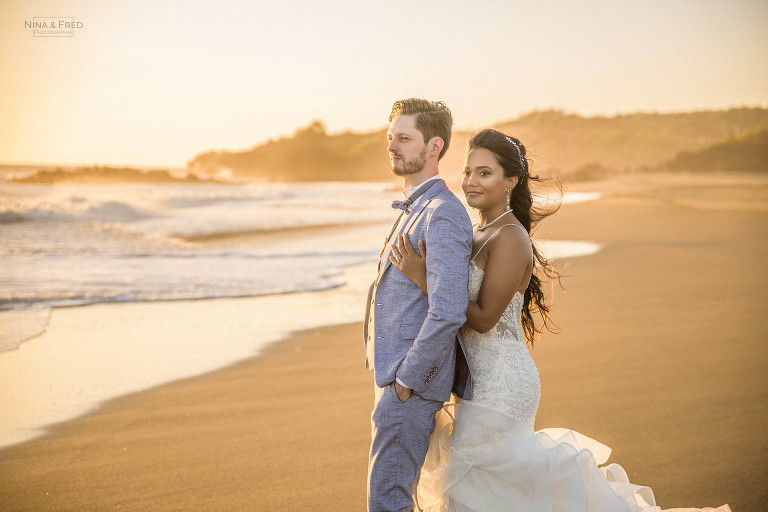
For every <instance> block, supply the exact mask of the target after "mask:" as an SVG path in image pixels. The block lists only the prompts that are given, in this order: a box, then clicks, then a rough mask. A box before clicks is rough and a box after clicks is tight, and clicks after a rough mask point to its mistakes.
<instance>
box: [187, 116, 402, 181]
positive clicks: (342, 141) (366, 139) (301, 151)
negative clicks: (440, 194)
mask: <svg viewBox="0 0 768 512" xmlns="http://www.w3.org/2000/svg"><path fill="white" fill-rule="evenodd" d="M187 167H188V168H189V169H190V170H191V171H193V172H196V173H201V172H202V173H209V174H215V173H216V172H218V171H220V170H222V169H230V170H231V171H232V173H233V174H234V175H235V176H236V177H238V178H262V179H267V180H269V181H327V180H332V181H377V180H378V181H381V180H383V179H386V178H387V176H388V169H389V158H388V156H387V146H386V131H384V130H379V131H376V132H372V133H362V134H361V133H353V132H344V133H340V134H338V135H328V133H327V132H326V129H325V125H324V124H323V123H322V122H321V121H313V122H312V123H310V124H309V126H307V127H304V128H300V129H299V130H297V131H296V132H295V133H294V134H293V135H292V136H290V137H281V138H279V139H276V140H269V141H267V142H265V143H263V144H260V145H257V146H254V147H253V148H252V149H250V150H246V151H211V152H208V153H201V154H199V155H197V156H196V157H195V158H194V159H193V160H191V161H189V162H188V163H187Z"/></svg>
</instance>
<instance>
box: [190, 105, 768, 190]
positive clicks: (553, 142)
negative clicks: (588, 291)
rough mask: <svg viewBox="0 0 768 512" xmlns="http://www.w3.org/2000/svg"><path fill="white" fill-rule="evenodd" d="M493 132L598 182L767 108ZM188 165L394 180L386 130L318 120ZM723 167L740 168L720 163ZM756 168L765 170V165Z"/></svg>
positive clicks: (737, 125) (691, 146)
mask: <svg viewBox="0 0 768 512" xmlns="http://www.w3.org/2000/svg"><path fill="white" fill-rule="evenodd" d="M493 127H494V128H496V129H499V130H501V131H503V132H505V133H508V134H510V135H514V136H516V137H518V138H520V139H521V140H522V141H523V143H524V144H525V145H526V147H527V148H528V156H529V157H530V158H531V159H532V161H533V169H534V172H539V173H544V174H546V173H548V172H550V171H552V170H556V171H557V173H558V175H559V176H560V177H561V178H563V179H565V180H568V179H574V180H575V179H598V178H603V177H607V176H610V175H612V174H616V173H622V172H631V171H642V170H653V169H660V168H662V167H664V168H669V169H672V168H674V169H677V168H679V165H682V163H681V162H682V160H681V161H679V162H678V163H676V164H673V163H672V162H674V161H675V159H676V157H677V156H678V155H680V158H683V155H684V154H687V153H690V154H698V152H701V151H706V150H707V149H708V148H710V147H714V146H716V145H720V144H721V143H723V142H724V141H729V140H733V141H737V140H742V139H743V138H745V137H747V138H749V137H750V136H751V135H753V134H756V133H758V132H762V131H763V130H768V109H765V108H735V109H730V110H725V111H702V112H688V113H672V114H659V113H634V114H626V115H619V116H614V117H582V116H579V115H575V114H566V113H564V112H561V111H555V110H548V111H538V112H531V113H529V114H526V115H523V116H521V117H519V118H517V119H513V120H509V121H503V122H500V123H496V124H495V125H493ZM470 135H471V134H470V133H469V132H462V131H454V134H453V140H452V141H451V145H450V149H449V150H448V152H447V153H446V155H445V157H444V158H443V160H442V162H441V164H440V168H441V173H442V174H444V175H445V177H446V178H447V179H449V180H451V179H456V180H457V179H458V176H459V171H460V169H461V167H462V166H463V162H464V152H465V147H466V142H467V140H468V139H469V137H470ZM749 140H751V139H749ZM734 143H735V142H734ZM750 144H753V145H754V148H753V149H751V150H750V151H753V152H757V153H760V152H762V153H760V154H764V153H765V139H764V138H757V139H755V140H754V141H753V142H751V143H750ZM750 147H751V146H750ZM743 150H744V148H743V147H740V148H739V149H737V147H736V146H734V145H726V146H724V147H723V148H720V149H718V153H717V154H718V158H719V160H718V162H725V161H727V160H729V159H731V158H734V159H735V156H733V157H732V156H729V152H732V151H743ZM684 152H687V153H684ZM702 158H704V157H702ZM752 161H754V162H760V161H764V160H759V158H758V159H756V160H752ZM750 165H751V166H752V167H754V166H755V164H750ZM187 166H188V168H189V169H190V170H191V171H193V172H197V173H206V174H209V175H214V174H216V173H217V172H219V171H221V170H225V169H227V170H230V171H231V172H232V173H233V175H234V176H235V177H237V178H241V179H267V180H270V181H323V180H338V181H360V180H362V181H381V180H386V179H388V178H389V177H390V176H391V173H390V170H389V160H388V158H387V150H386V130H385V129H384V128H382V129H381V130H377V131H373V132H368V133H354V132H349V131H347V132H344V133H340V134H334V135H329V134H328V133H327V132H326V129H325V126H324V125H323V123H322V122H321V121H313V122H312V123H311V124H309V125H308V126H307V127H304V128H301V129H299V130H297V131H296V132H295V133H294V134H293V135H292V136H288V137H281V138H278V139H275V140H269V141H267V142H265V143H262V144H259V145H256V146H254V147H253V148H251V149H249V150H244V151H210V152H206V153H201V154H198V155H197V156H195V157H194V158H193V159H192V160H190V161H189V162H188V164H187ZM737 167H738V166H737ZM721 168H722V170H729V169H732V168H735V167H734V166H730V164H728V165H726V164H724V163H723V164H722V165H721ZM759 168H760V169H762V170H768V169H767V168H766V167H765V166H762V167H759ZM692 169H693V168H692ZM697 169H698V167H697Z"/></svg>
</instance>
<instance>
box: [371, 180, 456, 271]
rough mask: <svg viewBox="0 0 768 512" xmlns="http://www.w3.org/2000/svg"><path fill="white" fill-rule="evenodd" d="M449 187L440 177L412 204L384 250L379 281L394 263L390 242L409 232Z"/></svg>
mask: <svg viewBox="0 0 768 512" xmlns="http://www.w3.org/2000/svg"><path fill="white" fill-rule="evenodd" d="M447 188H448V187H447V186H446V184H445V181H444V180H442V179H440V180H437V183H435V184H434V185H432V186H431V187H429V190H427V191H426V192H425V193H424V194H423V195H422V196H420V197H419V198H417V199H416V201H414V203H413V204H412V205H411V208H410V210H411V213H410V215H408V217H407V218H405V220H404V221H403V222H401V223H400V227H399V229H397V230H396V231H395V233H393V235H392V239H391V240H390V241H389V243H388V244H387V247H386V248H385V250H384V254H383V255H382V257H383V258H384V263H383V264H382V266H381V269H380V270H379V276H378V278H377V281H378V280H380V279H381V276H383V275H384V272H386V271H387V269H388V268H389V266H390V265H392V262H391V261H390V260H389V255H390V254H391V253H392V249H390V244H392V243H395V241H396V240H397V235H398V234H401V233H407V232H408V230H410V229H411V226H413V224H414V223H415V222H416V220H417V219H418V218H419V216H420V215H421V212H423V211H424V208H426V207H427V205H428V204H429V203H430V201H432V199H433V198H434V197H435V196H436V195H437V194H439V193H440V192H442V191H443V190H446V189H447Z"/></svg>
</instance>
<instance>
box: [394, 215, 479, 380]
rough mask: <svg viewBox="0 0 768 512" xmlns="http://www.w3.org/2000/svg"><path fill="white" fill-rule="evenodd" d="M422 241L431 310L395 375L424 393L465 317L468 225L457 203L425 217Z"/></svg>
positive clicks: (450, 347) (468, 253)
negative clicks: (424, 251) (425, 222)
mask: <svg viewBox="0 0 768 512" xmlns="http://www.w3.org/2000/svg"><path fill="white" fill-rule="evenodd" d="M425 238H426V240H425V243H426V256H427V291H428V294H427V295H428V301H429V310H428V312H427V317H426V319H425V320H424V323H423V324H422V326H421V330H420V331H419V334H418V336H417V337H416V339H415V340H414V342H413V346H412V347H411V349H410V350H409V351H408V353H407V354H406V356H405V359H404V360H403V362H402V363H401V364H400V366H399V368H398V369H397V373H396V377H397V379H398V380H399V381H400V382H401V383H402V384H405V385H406V386H408V387H409V388H411V389H413V390H414V392H416V393H421V392H423V391H424V390H425V389H426V388H427V387H428V386H429V382H430V381H431V380H432V377H433V376H434V375H435V374H436V373H437V372H438V371H439V370H440V368H441V367H442V365H443V363H444V362H445V361H446V358H447V357H448V355H449V354H450V351H451V350H453V348H454V346H455V343H456V333H457V331H458V330H459V328H460V327H461V326H462V325H464V322H465V321H466V318H467V305H468V303H469V292H468V289H467V283H468V280H469V258H470V254H471V251H472V226H471V224H470V221H469V216H468V215H467V212H466V210H465V209H464V207H463V206H462V205H461V203H459V202H458V201H456V202H444V203H441V204H440V205H438V206H437V207H436V208H435V209H434V210H433V211H432V212H431V215H430V217H429V220H428V224H427V229H426V234H425Z"/></svg>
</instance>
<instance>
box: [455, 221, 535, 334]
mask: <svg viewBox="0 0 768 512" xmlns="http://www.w3.org/2000/svg"><path fill="white" fill-rule="evenodd" d="M499 229H502V228H499ZM530 247H531V245H530V240H529V239H528V237H527V236H526V235H525V233H523V232H522V230H520V229H502V231H501V232H499V233H498V234H497V235H496V236H494V240H493V241H492V242H491V243H489V244H488V245H486V247H485V249H486V251H488V252H487V254H488V259H487V260H488V261H487V262H486V264H485V274H484V275H483V284H482V285H481V287H480V293H479V294H478V297H477V302H472V301H470V302H469V307H468V308H467V323H466V325H468V326H469V327H471V328H472V329H474V330H475V331H477V332H481V333H482V332H488V331H489V330H490V329H491V328H492V327H493V326H494V325H496V323H497V322H498V321H499V319H500V318H501V315H502V314H503V313H504V310H505V309H507V306H508V305H509V303H510V302H511V301H512V297H514V295H515V291H517V289H518V288H519V287H520V284H521V281H522V280H523V277H524V276H525V274H526V270H527V268H528V265H529V263H530V262H531V249H530Z"/></svg>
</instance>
